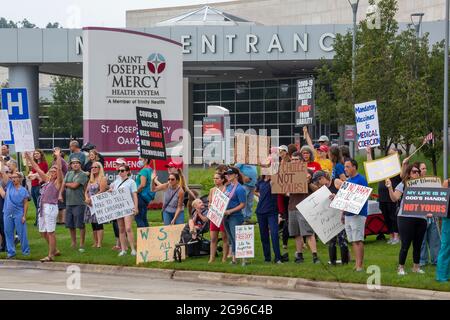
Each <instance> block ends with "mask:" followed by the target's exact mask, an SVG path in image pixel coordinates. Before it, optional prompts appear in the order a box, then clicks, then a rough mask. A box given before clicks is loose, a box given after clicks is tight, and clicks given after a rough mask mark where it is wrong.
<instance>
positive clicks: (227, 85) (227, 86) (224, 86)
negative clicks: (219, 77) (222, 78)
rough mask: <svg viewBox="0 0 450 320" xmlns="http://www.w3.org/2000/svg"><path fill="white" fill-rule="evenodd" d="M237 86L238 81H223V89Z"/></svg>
mask: <svg viewBox="0 0 450 320" xmlns="http://www.w3.org/2000/svg"><path fill="white" fill-rule="evenodd" d="M234 88H236V83H234V82H222V89H234Z"/></svg>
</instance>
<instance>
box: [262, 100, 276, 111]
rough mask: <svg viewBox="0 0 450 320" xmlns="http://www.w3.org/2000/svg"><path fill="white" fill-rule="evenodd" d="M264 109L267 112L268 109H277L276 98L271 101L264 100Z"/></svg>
mask: <svg viewBox="0 0 450 320" xmlns="http://www.w3.org/2000/svg"><path fill="white" fill-rule="evenodd" d="M264 104H265V111H266V112H269V111H278V106H277V105H278V103H277V101H276V100H272V101H266V102H265V103H264Z"/></svg>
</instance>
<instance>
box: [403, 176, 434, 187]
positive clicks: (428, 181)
mask: <svg viewBox="0 0 450 320" xmlns="http://www.w3.org/2000/svg"><path fill="white" fill-rule="evenodd" d="M406 187H416V188H442V182H441V178H439V177H423V178H419V179H413V180H409V181H407V182H406Z"/></svg>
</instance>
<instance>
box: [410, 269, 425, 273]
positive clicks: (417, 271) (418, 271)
mask: <svg viewBox="0 0 450 320" xmlns="http://www.w3.org/2000/svg"><path fill="white" fill-rule="evenodd" d="M412 272H413V273H418V274H425V271H423V270H422V269H420V268H419V269H417V270H414V269H413V270H412Z"/></svg>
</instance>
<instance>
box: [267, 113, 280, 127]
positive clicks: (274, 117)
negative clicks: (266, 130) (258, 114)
mask: <svg viewBox="0 0 450 320" xmlns="http://www.w3.org/2000/svg"><path fill="white" fill-rule="evenodd" d="M264 123H265V124H276V123H278V114H277V113H276V112H266V113H264Z"/></svg>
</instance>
